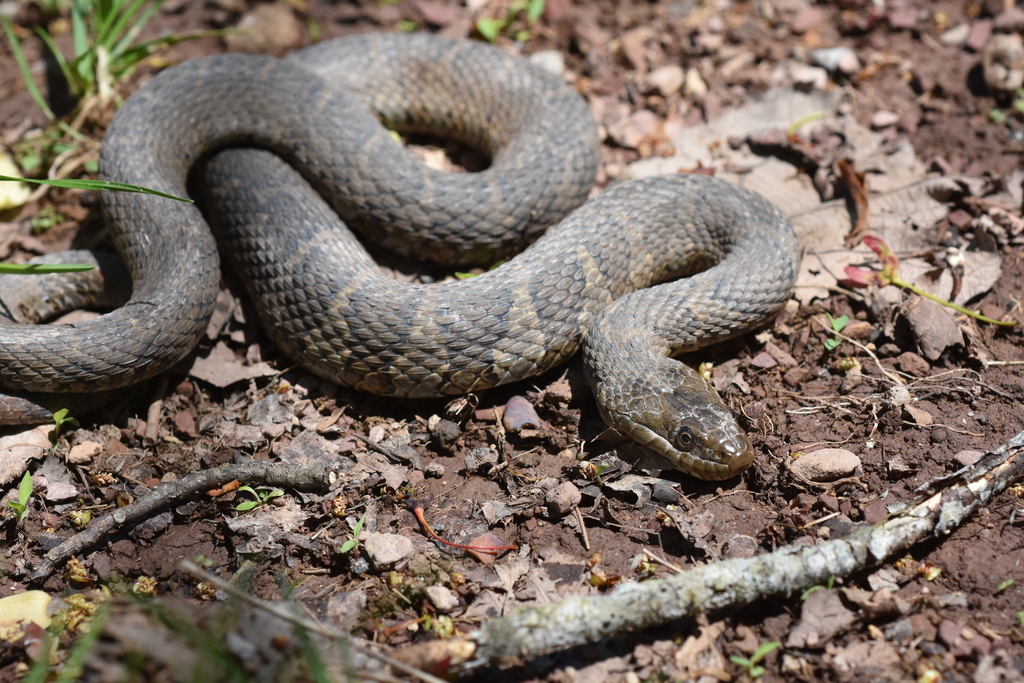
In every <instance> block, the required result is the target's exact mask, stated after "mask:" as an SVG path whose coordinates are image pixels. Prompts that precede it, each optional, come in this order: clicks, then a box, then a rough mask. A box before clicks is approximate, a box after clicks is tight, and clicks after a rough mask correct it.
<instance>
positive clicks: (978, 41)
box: [964, 19, 992, 52]
mask: <svg viewBox="0 0 1024 683" xmlns="http://www.w3.org/2000/svg"><path fill="white" fill-rule="evenodd" d="M991 35H992V20H991V19H977V20H976V21H974V22H973V23H972V24H971V30H970V31H968V32H967V40H965V41H964V47H965V48H967V49H968V50H972V51H974V52H980V51H981V49H982V48H983V47H985V43H987V42H988V39H989V37H990V36H991Z"/></svg>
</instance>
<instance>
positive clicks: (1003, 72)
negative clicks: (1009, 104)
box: [981, 33, 1024, 93]
mask: <svg viewBox="0 0 1024 683" xmlns="http://www.w3.org/2000/svg"><path fill="white" fill-rule="evenodd" d="M981 63H982V68H983V70H984V76H985V85H987V86H988V89H989V90H991V91H992V92H996V93H999V92H1013V91H1015V90H1017V89H1018V88H1020V87H1021V86H1022V85H1024V39H1022V38H1021V36H1020V34H1017V33H1011V34H1008V35H1002V34H1000V35H997V36H993V37H992V39H991V40H989V41H988V43H987V44H986V45H985V52H984V54H983V55H982V60H981Z"/></svg>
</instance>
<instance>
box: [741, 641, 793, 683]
mask: <svg viewBox="0 0 1024 683" xmlns="http://www.w3.org/2000/svg"><path fill="white" fill-rule="evenodd" d="M780 647H782V643H780V642H779V641H777V640H773V641H771V642H770V643H765V644H764V645H762V646H761V647H759V648H757V652H755V653H754V654H752V655H750V659H747V658H746V657H740V656H739V655H733V656H731V657H729V661H730V662H732V663H733V664H735V665H736V666H742V667H743V668H744V669H746V671H747V676H749V677H750V678H760V677H761V676H763V675H764V667H763V666H761V665H760V664H758V662H760V661H761V660H762V659H764V658H765V657H767V656H768V654H769V653H770V652H773V651H775V650H777V649H778V648H780Z"/></svg>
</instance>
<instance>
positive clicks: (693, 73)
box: [683, 66, 708, 97]
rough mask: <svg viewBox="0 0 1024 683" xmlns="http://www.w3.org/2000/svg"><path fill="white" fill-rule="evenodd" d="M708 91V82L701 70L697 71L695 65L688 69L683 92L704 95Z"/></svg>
mask: <svg viewBox="0 0 1024 683" xmlns="http://www.w3.org/2000/svg"><path fill="white" fill-rule="evenodd" d="M707 91H708V84H707V83H705V82H704V78H703V77H701V75H700V71H697V68H696V67H693V66H691V67H690V68H689V69H687V70H686V76H685V77H684V78H683V94H684V95H686V96H687V97H691V96H693V95H703V94H705V93H706V92H707Z"/></svg>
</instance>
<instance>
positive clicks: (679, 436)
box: [675, 425, 697, 451]
mask: <svg viewBox="0 0 1024 683" xmlns="http://www.w3.org/2000/svg"><path fill="white" fill-rule="evenodd" d="M675 442H676V448H678V449H679V450H681V451H689V450H692V449H693V447H694V446H696V445H697V435H696V434H694V433H693V430H692V429H691V428H690V427H687V426H686V425H683V426H682V427H680V428H679V431H678V432H676V438H675Z"/></svg>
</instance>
